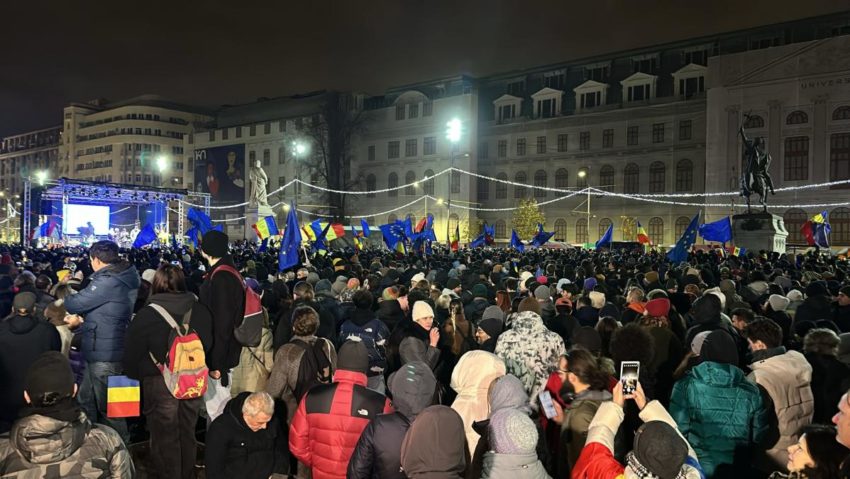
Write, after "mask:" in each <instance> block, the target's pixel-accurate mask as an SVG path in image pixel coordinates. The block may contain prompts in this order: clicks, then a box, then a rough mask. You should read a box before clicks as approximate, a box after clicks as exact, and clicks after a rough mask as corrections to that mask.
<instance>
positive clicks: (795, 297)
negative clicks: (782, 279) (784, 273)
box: [785, 289, 803, 301]
mask: <svg viewBox="0 0 850 479" xmlns="http://www.w3.org/2000/svg"><path fill="white" fill-rule="evenodd" d="M785 297H786V298H788V299H789V300H791V301H802V300H803V293H801V292H800V290H797V289H792V290H791V291H788V294H787V295H785Z"/></svg>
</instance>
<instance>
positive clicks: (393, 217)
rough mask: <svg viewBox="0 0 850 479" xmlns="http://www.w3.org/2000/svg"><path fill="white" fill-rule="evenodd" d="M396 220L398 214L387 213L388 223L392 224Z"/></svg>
mask: <svg viewBox="0 0 850 479" xmlns="http://www.w3.org/2000/svg"><path fill="white" fill-rule="evenodd" d="M396 221H398V215H396V214H395V213H390V214H389V215H387V223H389V224H392V223H395V222H396Z"/></svg>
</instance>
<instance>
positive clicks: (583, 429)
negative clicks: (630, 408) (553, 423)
mask: <svg viewBox="0 0 850 479" xmlns="http://www.w3.org/2000/svg"><path fill="white" fill-rule="evenodd" d="M611 398H612V396H611V393H609V392H608V391H593V390H590V389H588V390H586V391H583V392H582V393H580V394H579V395H577V396H576V398H575V399H574V400H573V402H572V404H570V407H569V408H568V409H564V421H563V423H561V437H562V440H563V442H565V443H566V449H567V460H568V461H569V467H570V469H572V466H573V465H575V463H576V462H577V461H578V457H579V455H581V450H582V449H583V448H584V443H585V441H586V440H587V428H588V427H589V426H590V422H591V421H593V416H595V415H596V410H597V409H599V405H600V404H602V403H603V402H605V401H610V400H611Z"/></svg>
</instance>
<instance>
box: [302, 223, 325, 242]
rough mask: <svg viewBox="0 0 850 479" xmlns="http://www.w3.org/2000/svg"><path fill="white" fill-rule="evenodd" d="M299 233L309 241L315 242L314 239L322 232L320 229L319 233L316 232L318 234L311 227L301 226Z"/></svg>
mask: <svg viewBox="0 0 850 479" xmlns="http://www.w3.org/2000/svg"><path fill="white" fill-rule="evenodd" d="M301 232H302V233H304V236H305V237H306V238H307V239H308V240H309V241H316V238H318V237H319V235H320V234H322V230H321V229H320V230H319V232H318V233H316V230H314V229H313V227H312V225H307V226H302V227H301Z"/></svg>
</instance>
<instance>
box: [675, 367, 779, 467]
mask: <svg viewBox="0 0 850 479" xmlns="http://www.w3.org/2000/svg"><path fill="white" fill-rule="evenodd" d="M670 415H671V416H673V419H675V420H676V424H678V425H679V430H680V431H681V432H682V434H683V435H684V436H685V438H686V439H687V440H688V442H689V443H691V446H693V448H694V450H695V451H696V452H697V456H698V457H699V458H700V463H701V464H702V466H703V470H704V471H705V475H706V477H709V478H710V477H729V476H730V475H734V471H736V470H740V469H741V468H746V467H747V466H748V464H738V463H736V460H738V461H741V460H744V461H749V459H750V454H746V453H745V454H740V455H738V457H736V452H738V453H740V452H741V451H747V450H750V449H751V448H752V447H753V446H754V445H755V444H758V443H759V442H761V441H762V439H763V438H764V436H765V434H766V433H767V429H768V424H767V421H768V415H767V414H766V411H765V408H764V405H763V403H762V400H761V394H760V393H759V390H758V386H756V385H755V383H753V382H750V381H749V380H747V378H746V377H745V376H744V373H743V371H741V370H740V369H739V368H738V367H737V366H733V365H731V364H722V363H716V362H713V361H706V362H703V363H701V364H699V365H697V366H696V367H694V368H693V369H691V370H690V371H689V372H688V374H687V375H685V377H683V378H682V379H681V380H679V381H678V382H677V383H676V384H675V386H674V387H673V396H672V398H671V400H670Z"/></svg>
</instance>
